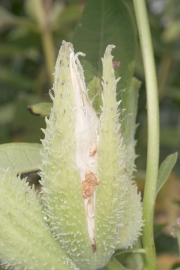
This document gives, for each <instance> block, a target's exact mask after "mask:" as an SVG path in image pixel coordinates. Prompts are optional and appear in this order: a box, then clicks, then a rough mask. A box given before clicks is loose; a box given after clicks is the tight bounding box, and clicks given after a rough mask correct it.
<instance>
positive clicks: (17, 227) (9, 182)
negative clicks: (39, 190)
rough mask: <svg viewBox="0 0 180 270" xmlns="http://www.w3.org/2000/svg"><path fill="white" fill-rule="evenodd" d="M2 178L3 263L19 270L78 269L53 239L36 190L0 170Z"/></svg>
mask: <svg viewBox="0 0 180 270" xmlns="http://www.w3.org/2000/svg"><path fill="white" fill-rule="evenodd" d="M0 177H1V179H0V216H1V221H0V259H1V264H3V265H5V267H6V269H7V268H8V269H12V267H13V269H17V270H22V269H24V270H39V269H45V270H70V269H72V270H75V269H76V270H78V269H79V268H78V267H77V266H76V265H75V264H74V263H73V262H72V260H71V259H70V258H69V256H68V255H67V254H66V252H65V251H64V250H63V249H62V248H61V247H60V245H59V243H58V241H56V240H55V239H54V238H53V237H52V235H51V232H50V228H49V226H48V223H47V221H46V216H45V215H44V214H43V211H42V210H43V206H42V203H41V201H40V198H39V197H38V196H37V194H36V193H35V191H34V190H33V189H31V188H30V187H29V186H28V183H26V182H25V181H24V180H21V179H20V178H19V177H16V176H15V175H14V174H13V173H11V172H10V171H5V170H0ZM9 267H10V268H9Z"/></svg>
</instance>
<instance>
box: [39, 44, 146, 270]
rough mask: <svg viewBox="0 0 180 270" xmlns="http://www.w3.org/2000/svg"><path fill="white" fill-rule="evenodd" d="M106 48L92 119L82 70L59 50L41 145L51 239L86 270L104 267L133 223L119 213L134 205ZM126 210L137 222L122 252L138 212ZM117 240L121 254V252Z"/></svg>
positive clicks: (68, 50)
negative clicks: (99, 102) (98, 113)
mask: <svg viewBox="0 0 180 270" xmlns="http://www.w3.org/2000/svg"><path fill="white" fill-rule="evenodd" d="M112 48H113V46H108V47H107V49H106V52H105V55H104V59H103V95H102V99H103V105H102V114H101V117H100V119H98V118H97V116H96V113H95V111H94V109H93V107H92V105H91V102H90V101H89V99H88V95H87V90H86V85H85V82H84V75H83V69H82V66H81V64H80V62H79V60H78V58H77V55H74V51H73V47H72V45H71V44H70V43H66V42H63V44H62V46H61V49H60V52H59V56H58V59H57V62H56V67H55V83H54V86H53V93H51V98H52V100H53V108H52V110H51V114H50V118H49V119H46V124H47V128H46V130H45V131H44V132H45V138H44V140H43V141H42V143H43V148H44V150H43V152H42V158H43V165H42V172H41V176H42V185H43V202H44V204H45V209H46V215H47V216H48V219H49V222H50V227H51V231H52V232H53V235H54V237H56V239H58V240H59V242H60V244H61V246H62V247H63V249H65V250H66V252H67V253H68V254H69V255H70V257H71V258H72V259H73V261H74V262H75V263H76V264H77V265H78V266H79V267H80V268H81V269H86V270H91V269H92V270H94V269H97V268H100V267H102V266H104V265H105V264H106V263H107V262H108V260H109V259H110V257H111V255H112V254H113V252H114V250H115V249H116V248H117V245H119V243H121V239H119V233H120V232H121V230H124V228H125V226H126V225H127V223H128V220H129V221H130V224H131V223H132V218H131V217H129V219H128V216H126V214H125V211H126V210H128V215H131V213H130V209H131V204H133V203H134V202H132V200H133V199H134V198H136V199H137V201H138V203H139V205H141V203H140V197H139V195H137V190H136V186H135V184H132V182H131V181H130V179H129V178H128V173H127V170H126V149H125V146H124V144H123V138H122V136H121V130H120V124H119V122H118V119H119V113H118V105H119V104H118V103H117V102H116V84H117V80H115V76H114V70H113V67H112V56H111V50H112ZM129 192H130V193H129ZM129 194H130V195H131V196H130V197H131V201H130V202H129V197H128V196H129ZM127 205H128V207H127ZM133 210H134V212H135V213H134V215H135V216H136V217H138V218H139V219H140V220H139V223H138V225H139V227H138V226H137V227H136V229H135V230H134V228H133V233H132V232H131V231H130V230H128V231H127V232H126V231H124V234H125V235H123V237H124V238H125V239H128V240H127V241H128V246H129V245H131V244H132V243H131V240H132V239H133V241H134V240H135V239H136V238H137V235H139V232H140V230H141V226H142V214H141V207H139V208H138V209H137V210H136V209H134V208H133ZM131 216H132V215H131ZM124 218H125V220H124ZM128 224H129V223H128ZM130 228H131V229H132V226H130ZM132 234H133V235H134V236H132ZM129 235H131V236H130V238H128V237H129ZM124 238H123V244H122V246H125V247H126V244H124V242H125V240H124ZM129 239H130V240H129Z"/></svg>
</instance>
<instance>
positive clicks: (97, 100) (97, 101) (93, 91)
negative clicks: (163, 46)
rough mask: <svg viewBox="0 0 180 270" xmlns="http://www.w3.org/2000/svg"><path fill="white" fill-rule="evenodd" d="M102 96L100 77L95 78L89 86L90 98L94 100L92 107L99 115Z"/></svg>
mask: <svg viewBox="0 0 180 270" xmlns="http://www.w3.org/2000/svg"><path fill="white" fill-rule="evenodd" d="M101 95H102V88H101V81H100V79H99V78H98V77H96V76H94V78H93V79H92V80H91V81H90V82H89V84H88V96H89V98H90V99H91V100H92V102H93V104H92V105H93V107H94V109H95V110H96V112H97V113H98V114H99V113H100V108H101V106H102V97H101Z"/></svg>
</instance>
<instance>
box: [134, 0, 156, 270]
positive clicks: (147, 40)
mask: <svg viewBox="0 0 180 270" xmlns="http://www.w3.org/2000/svg"><path fill="white" fill-rule="evenodd" d="M133 1H134V7H135V14H136V19H137V25H138V31H139V37H140V43H141V50H142V55H143V63H144V69H145V79H146V91H147V115H148V153H147V169H146V183H145V190H144V200H143V217H144V220H145V226H144V231H143V246H144V249H145V250H146V253H145V259H146V261H145V267H144V269H148V270H152V269H153V270H156V269H157V259H156V252H155V246H154V238H153V217H154V204H155V194H156V182H157V176H158V166H159V109H158V89H157V79H156V72H155V63H154V56H153V48H152V41H151V35H150V28H149V23H148V16H147V10H146V5H145V1H144V0H133Z"/></svg>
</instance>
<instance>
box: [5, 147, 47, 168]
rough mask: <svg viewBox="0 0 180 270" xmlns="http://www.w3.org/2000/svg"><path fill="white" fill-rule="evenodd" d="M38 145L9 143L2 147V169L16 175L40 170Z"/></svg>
mask: <svg viewBox="0 0 180 270" xmlns="http://www.w3.org/2000/svg"><path fill="white" fill-rule="evenodd" d="M41 149H42V146H41V144H38V143H7V144H2V145H0V168H1V169H7V168H9V169H10V170H11V171H13V172H15V173H25V172H31V171H37V170H39V167H40V165H41V155H40V150H41Z"/></svg>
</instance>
